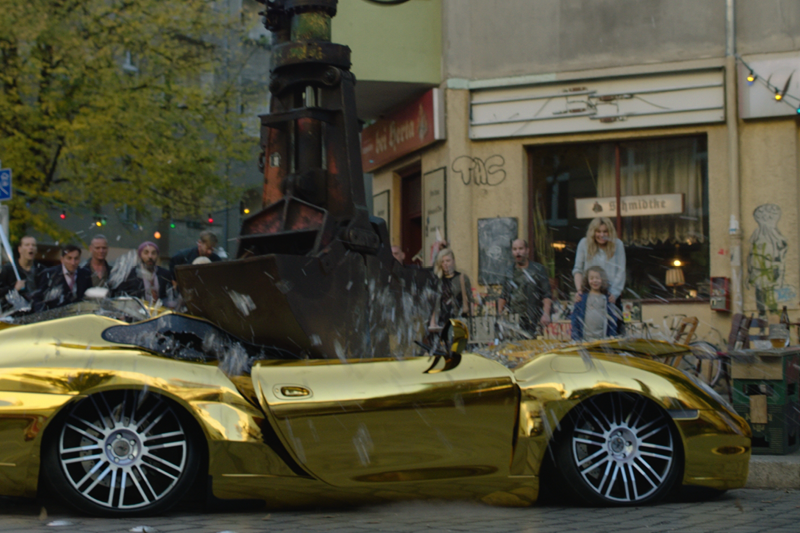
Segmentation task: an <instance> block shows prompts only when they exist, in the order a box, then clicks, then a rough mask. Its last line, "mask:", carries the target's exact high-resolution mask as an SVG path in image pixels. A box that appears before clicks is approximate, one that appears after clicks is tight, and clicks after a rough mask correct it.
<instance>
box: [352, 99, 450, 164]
mask: <svg viewBox="0 0 800 533" xmlns="http://www.w3.org/2000/svg"><path fill="white" fill-rule="evenodd" d="M442 104H443V102H442V96H441V91H440V90H439V89H431V90H430V91H428V92H427V93H425V94H424V95H422V96H421V97H420V98H418V99H417V100H415V101H414V102H411V103H410V104H407V105H405V106H404V107H402V108H400V109H398V110H397V111H395V112H394V113H392V114H390V115H389V116H388V117H386V118H384V119H381V120H379V121H377V122H376V123H375V124H372V125H371V126H367V127H366V128H364V131H362V132H361V162H362V165H363V167H364V172H371V171H373V170H374V169H376V168H378V167H381V166H383V165H385V164H387V163H391V162H392V161H394V160H396V159H398V158H400V157H403V156H404V155H407V154H410V153H411V152H414V151H416V150H419V149H420V148H423V147H425V146H428V145H429V144H431V143H434V142H436V141H439V140H442V139H444V106H443V105H442Z"/></svg>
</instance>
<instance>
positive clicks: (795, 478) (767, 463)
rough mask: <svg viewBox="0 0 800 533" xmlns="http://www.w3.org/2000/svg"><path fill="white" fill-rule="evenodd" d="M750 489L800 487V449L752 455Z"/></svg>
mask: <svg viewBox="0 0 800 533" xmlns="http://www.w3.org/2000/svg"><path fill="white" fill-rule="evenodd" d="M745 487H746V488H748V489H800V451H797V452H794V453H792V454H789V455H753V456H751V457H750V475H749V476H748V478H747V485H745Z"/></svg>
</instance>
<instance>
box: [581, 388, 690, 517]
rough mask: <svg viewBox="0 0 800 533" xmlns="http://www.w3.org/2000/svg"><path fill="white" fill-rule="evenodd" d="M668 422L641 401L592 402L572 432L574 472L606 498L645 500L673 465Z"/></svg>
mask: <svg viewBox="0 0 800 533" xmlns="http://www.w3.org/2000/svg"><path fill="white" fill-rule="evenodd" d="M669 424H670V422H669V420H668V419H667V417H666V416H665V415H664V413H663V411H662V410H660V409H658V408H657V407H656V406H655V405H653V404H652V403H651V402H649V401H647V400H646V399H644V398H642V397H638V396H636V397H626V396H621V395H603V396H599V397H594V398H590V399H589V400H588V401H587V402H585V403H584V404H582V408H581V411H580V412H579V415H578V417H577V420H576V424H575V429H574V431H573V434H572V442H571V445H572V446H571V447H572V457H573V460H574V464H575V466H576V468H577V470H578V473H579V474H580V476H581V477H582V478H583V480H584V481H585V482H586V484H587V485H588V486H589V487H590V488H591V489H592V490H593V491H594V492H595V493H596V494H598V495H600V496H601V497H603V498H604V499H607V500H610V501H615V502H637V501H641V500H644V499H646V498H648V497H649V496H651V495H652V494H653V493H654V492H656V491H657V490H658V489H659V488H660V487H662V486H663V484H664V483H665V482H666V480H667V477H668V475H669V472H670V471H671V470H670V469H671V467H672V465H673V462H674V461H675V443H674V440H673V436H672V431H671V430H670V426H669Z"/></svg>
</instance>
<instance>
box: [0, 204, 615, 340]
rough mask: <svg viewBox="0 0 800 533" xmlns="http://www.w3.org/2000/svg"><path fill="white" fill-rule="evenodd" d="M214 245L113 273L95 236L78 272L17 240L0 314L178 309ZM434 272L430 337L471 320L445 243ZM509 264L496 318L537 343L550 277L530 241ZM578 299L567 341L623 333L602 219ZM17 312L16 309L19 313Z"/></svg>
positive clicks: (126, 263)
mask: <svg viewBox="0 0 800 533" xmlns="http://www.w3.org/2000/svg"><path fill="white" fill-rule="evenodd" d="M216 245H217V237H216V235H214V233H212V232H210V231H204V232H202V233H201V234H200V237H199V239H198V240H197V243H196V246H192V247H190V248H187V249H185V250H181V251H179V252H178V253H177V254H175V255H174V256H173V257H172V258H171V260H170V268H169V269H166V268H162V267H160V266H158V261H159V257H160V251H159V248H158V245H157V244H156V243H154V242H150V241H146V242H143V243H141V244H140V245H139V247H138V249H137V251H136V255H135V257H129V258H126V257H124V256H123V257H122V258H120V259H118V260H117V263H116V265H111V264H109V262H108V261H107V260H106V257H107V255H108V240H107V239H106V238H105V237H104V236H103V235H95V236H94V238H92V240H91V242H90V244H89V255H90V257H89V259H88V260H87V261H85V262H84V263H83V264H81V248H80V247H79V246H77V245H74V244H68V245H66V246H64V247H62V248H61V262H60V264H58V265H56V266H53V267H50V268H44V267H43V266H42V265H41V264H40V263H38V262H37V261H36V254H37V246H36V239H35V238H34V237H31V236H24V237H22V239H20V242H19V246H18V248H17V251H18V252H19V257H18V258H17V260H16V261H15V263H14V264H13V265H12V264H7V265H5V266H4V267H3V269H2V271H0V304H1V305H3V308H4V310H6V309H8V308H9V307H11V306H14V301H15V299H14V298H9V297H8V295H9V293H13V294H12V296H14V297H15V298H16V301H17V302H21V303H22V304H23V305H25V304H28V306H29V307H30V308H31V309H32V310H33V311H40V310H45V309H53V308H56V307H60V306H63V305H67V304H70V303H73V302H77V301H80V300H82V299H84V297H86V296H87V292H89V291H92V290H93V289H101V291H100V292H99V293H97V294H91V293H90V296H93V297H97V295H99V297H104V296H112V297H113V296H121V295H125V296H131V297H136V298H141V299H143V300H146V301H148V302H151V303H155V302H158V301H161V302H170V303H171V304H172V305H179V304H176V302H177V301H178V300H179V296H178V294H177V291H176V290H175V289H176V288H177V281H176V277H175V267H176V266H178V265H186V264H196V263H200V262H210V261H219V260H220V258H219V256H218V255H217V254H215V253H214V248H215V247H216ZM392 253H393V255H394V256H395V258H396V259H397V260H398V261H400V262H401V263H402V262H403V259H404V257H403V255H402V254H403V252H402V251H401V250H400V248H399V247H397V246H393V247H392ZM433 253H434V255H435V261H434V267H433V271H434V273H435V275H436V278H437V280H438V281H437V290H436V295H437V296H436V302H435V305H434V310H433V313H432V315H431V317H430V323H429V329H430V330H432V331H433V330H437V329H438V328H441V327H442V326H443V325H445V324H446V323H447V322H448V321H449V320H450V319H452V318H459V317H464V316H468V315H469V313H470V310H471V309H472V304H473V295H472V283H471V282H470V279H469V276H467V275H466V274H464V273H462V272H459V271H458V270H457V269H456V260H455V255H454V254H453V251H452V249H450V248H448V247H447V243H446V242H444V241H441V242H437V243H436V244H435V245H434V250H433ZM511 254H512V256H513V260H514V264H513V266H512V267H511V268H509V270H508V272H506V274H505V281H504V282H503V284H502V293H501V296H500V298H499V300H498V306H497V311H498V313H499V314H502V313H503V312H504V311H507V312H509V313H512V314H514V315H516V316H518V317H519V321H518V328H519V329H520V330H522V331H523V332H525V334H527V335H529V336H536V335H537V334H538V333H539V332H541V330H542V328H543V327H545V326H547V324H549V323H550V319H551V317H550V315H551V309H552V305H553V296H552V293H551V288H550V277H549V276H548V273H547V269H546V268H545V267H544V266H543V265H542V264H540V263H537V262H534V261H532V260H531V259H530V257H531V250H530V249H529V246H528V243H527V241H525V240H523V239H516V240H514V241H513V242H512V243H511ZM572 274H573V277H574V281H575V288H576V295H575V305H574V309H573V311H572V338H573V339H575V340H596V339H602V338H606V337H610V336H614V335H617V334H619V333H620V332H621V325H622V320H621V312H620V295H621V294H622V290H623V289H624V287H625V247H624V245H623V243H622V241H621V240H619V239H618V238H617V236H616V232H615V230H614V226H613V224H612V223H611V221H610V220H609V219H607V218H595V219H594V220H592V222H591V223H590V224H589V227H588V230H587V232H586V237H584V238H583V239H581V241H580V242H579V243H578V248H577V251H576V255H575V266H574V268H573V271H572ZM17 306H19V305H17Z"/></svg>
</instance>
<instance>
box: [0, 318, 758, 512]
mask: <svg viewBox="0 0 800 533" xmlns="http://www.w3.org/2000/svg"><path fill="white" fill-rule="evenodd" d="M141 324H142V323H141V322H140V323H139V325H141ZM112 326H114V327H118V326H123V327H125V323H123V322H120V321H118V320H114V319H111V318H107V317H103V316H96V315H85V316H74V317H68V318H62V319H57V320H51V321H47V322H42V323H36V324H30V325H25V326H13V327H7V328H5V329H4V330H2V331H0V494H3V495H16V496H28V497H32V496H34V495H35V494H36V493H37V489H38V487H37V483H38V480H39V468H40V460H41V452H42V449H43V443H44V442H45V441H47V440H48V439H58V436H59V432H58V430H57V429H58V428H59V427H61V426H60V425H59V424H60V420H61V418H63V417H65V416H66V415H65V413H67V412H68V409H69V408H71V407H72V406H74V405H75V404H76V403H77V402H79V401H80V400H81V399H83V398H87V397H90V396H92V395H95V394H98V393H101V392H105V391H114V390H133V391H151V392H153V393H156V394H159V395H161V396H163V397H165V398H166V399H168V400H170V401H171V402H173V404H174V406H175V407H176V408H177V409H179V410H183V411H184V412H185V413H186V415H188V419H187V420H188V421H189V422H187V423H188V424H189V425H192V424H193V425H194V426H196V427H195V428H194V429H196V430H197V431H196V433H195V434H197V435H202V436H203V437H204V438H202V439H200V440H201V441H202V442H201V443H200V444H201V446H202V447H203V448H204V450H205V452H207V455H206V454H204V456H207V458H208V461H207V463H206V464H203V465H201V466H202V468H203V471H204V472H207V473H208V474H209V476H210V477H211V479H212V486H213V493H214V495H215V496H216V497H218V498H262V499H265V500H267V501H268V502H270V503H272V504H274V505H278V506H287V505H304V504H320V503H325V502H329V503H340V502H355V501H375V500H389V499H397V498H411V497H423V498H482V499H483V500H484V501H487V502H490V503H497V504H503V505H528V504H530V503H532V502H534V501H535V500H536V498H537V495H538V491H539V475H540V473H541V467H542V462H543V460H544V459H545V456H546V453H547V449H548V446H549V445H551V444H552V442H553V439H554V438H555V437H556V436H557V435H558V433H559V430H560V429H563V427H565V426H566V425H567V424H568V421H569V418H568V417H569V416H570V415H569V414H570V412H571V411H572V410H573V409H574V408H575V407H576V406H577V405H579V404H581V403H582V402H585V401H586V400H587V399H589V398H593V397H598V396H600V395H603V394H609V393H610V394H624V395H634V396H636V397H641V398H646V399H647V400H648V401H650V402H652V403H653V404H655V405H657V406H659V408H660V409H662V410H663V412H665V413H667V414H668V415H670V419H671V421H670V424H674V428H675V430H676V431H677V433H676V434H677V435H678V439H677V441H676V443H675V444H676V446H675V449H676V461H680V462H681V465H680V466H681V468H682V482H683V484H686V485H695V486H703V487H710V488H715V489H720V490H725V489H730V488H736V487H741V486H743V485H744V483H745V481H746V479H747V470H748V461H749V457H750V430H749V427H748V426H747V424H746V422H745V421H744V420H743V419H741V418H740V417H738V416H737V415H736V414H735V413H734V412H733V411H732V410H731V409H730V408H729V407H728V406H726V405H725V404H724V402H723V401H721V399H719V398H715V397H714V395H713V393H710V392H708V391H706V390H704V389H703V388H702V387H701V386H700V385H698V383H696V382H694V381H693V380H692V379H691V378H690V377H688V376H686V375H684V374H682V373H681V372H678V371H676V370H675V369H673V368H671V367H669V366H667V365H664V364H661V363H659V362H657V361H656V360H654V359H655V358H657V357H659V356H662V355H664V354H667V353H672V352H675V351H676V350H677V351H681V350H685V349H686V348H685V347H677V348H676V347H675V346H674V345H668V344H666V343H659V342H655V341H641V342H639V343H638V344H637V343H631V342H627V343H622V342H619V341H609V342H605V343H594V344H586V345H581V346H565V347H555V348H554V349H551V350H549V351H547V350H543V349H542V347H541V346H527V347H526V346H525V345H520V346H519V347H515V348H511V349H507V350H506V352H507V353H506V354H505V355H506V356H508V358H511V359H515V360H518V361H519V364H518V365H517V366H516V367H515V368H513V369H509V368H507V367H506V366H503V365H501V364H499V363H497V362H496V361H493V360H491V359H488V358H486V357H484V356H482V355H478V354H474V353H468V352H467V353H458V352H459V350H458V349H456V350H455V351H454V352H453V353H451V354H449V355H448V356H447V357H441V356H422V357H416V358H407V359H380V358H375V359H358V360H344V361H342V360H339V359H317V360H308V359H297V360H278V359H267V360H257V361H255V362H253V365H252V369H249V368H248V371H245V372H241V373H238V374H232V373H230V372H229V373H228V374H226V373H224V372H223V371H222V369H221V366H219V365H217V364H216V362H214V361H210V362H192V361H186V360H181V359H179V358H175V357H167V356H164V355H163V354H159V353H154V352H153V351H152V350H145V349H143V348H141V347H139V346H137V345H135V344H125V345H123V344H118V343H114V342H109V341H107V340H105V339H104V338H103V332H104V331H106V330H107V329H108V328H110V327H112ZM458 335H463V333H458V332H456V337H458ZM461 340H463V339H461ZM458 341H459V339H458V338H456V339H454V344H456V345H457V344H458ZM139 344H144V343H139ZM540 352H541V353H540ZM187 429H191V428H188V427H187ZM617 445H619V443H617Z"/></svg>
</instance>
